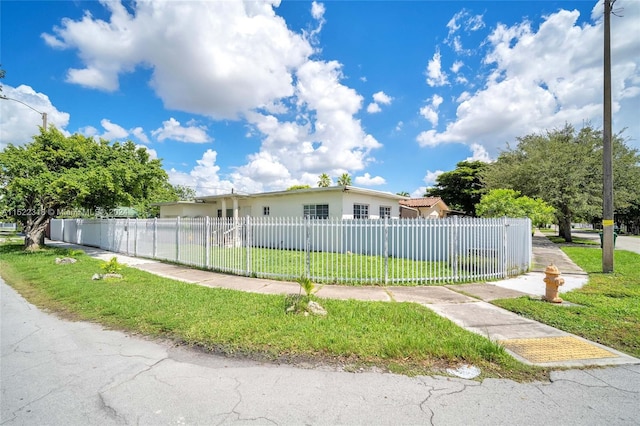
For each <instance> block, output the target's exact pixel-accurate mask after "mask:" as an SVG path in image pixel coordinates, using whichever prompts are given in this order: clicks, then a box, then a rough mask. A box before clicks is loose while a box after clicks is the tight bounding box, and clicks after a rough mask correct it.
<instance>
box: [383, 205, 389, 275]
mask: <svg viewBox="0 0 640 426" xmlns="http://www.w3.org/2000/svg"><path fill="white" fill-rule="evenodd" d="M388 284H389V218H388V217H386V216H385V217H384V285H388Z"/></svg>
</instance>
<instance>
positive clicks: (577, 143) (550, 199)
mask: <svg viewBox="0 0 640 426" xmlns="http://www.w3.org/2000/svg"><path fill="white" fill-rule="evenodd" d="M613 156H614V160H613V163H614V193H615V197H614V204H615V207H616V210H619V209H624V208H626V207H628V206H629V204H630V203H631V202H632V200H633V199H634V198H637V196H636V194H637V188H638V187H639V186H640V166H639V164H640V157H639V156H638V152H637V150H634V149H630V148H629V147H627V146H626V144H625V141H624V140H623V139H622V138H621V137H620V135H616V136H615V137H614V138H613ZM485 183H486V185H487V187H488V188H492V189H493V188H511V189H515V190H517V191H520V192H521V193H522V194H523V195H526V196H528V197H532V198H540V199H542V200H544V201H545V202H546V203H547V204H549V205H551V206H552V207H554V208H555V209H556V210H555V211H556V213H555V214H556V219H557V222H558V228H559V230H560V236H561V237H563V238H564V239H565V240H566V241H568V242H570V241H571V240H572V238H571V222H572V221H574V220H578V219H580V220H587V221H588V220H590V219H592V218H594V217H599V216H600V215H601V212H602V132H600V131H597V130H595V129H593V128H591V127H589V126H587V127H584V128H583V129H581V130H580V131H576V130H575V129H574V128H573V127H572V126H570V125H565V126H564V127H563V128H561V129H556V130H552V131H548V132H546V133H541V134H531V135H527V136H524V137H521V138H518V145H517V147H516V148H509V149H508V150H507V151H505V152H503V153H502V154H500V156H499V157H498V160H497V161H496V162H495V163H493V164H492V165H491V167H490V168H489V169H488V170H487V171H486V173H485ZM600 217H601V216H600Z"/></svg>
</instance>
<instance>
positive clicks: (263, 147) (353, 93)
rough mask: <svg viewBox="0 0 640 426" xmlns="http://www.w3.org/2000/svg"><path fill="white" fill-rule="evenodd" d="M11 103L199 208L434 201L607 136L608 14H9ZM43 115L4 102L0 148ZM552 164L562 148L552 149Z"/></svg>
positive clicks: (551, 4) (129, 8)
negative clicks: (537, 153) (347, 193)
mask: <svg viewBox="0 0 640 426" xmlns="http://www.w3.org/2000/svg"><path fill="white" fill-rule="evenodd" d="M0 8H1V9H0V13H1V25H2V26H1V34H0V40H1V45H0V63H2V67H3V68H4V69H5V71H6V78H5V79H4V80H3V81H2V82H1V84H2V85H3V94H4V95H5V96H8V97H10V98H13V99H17V100H20V101H22V102H25V103H27V104H29V105H31V106H32V107H34V108H35V109H36V110H38V111H44V112H47V114H48V117H49V123H51V124H54V125H56V126H57V127H58V128H59V129H61V130H63V131H64V132H66V133H68V134H71V133H75V132H80V133H83V134H86V135H91V136H95V137H96V138H98V137H104V138H106V139H109V140H120V141H122V140H128V139H130V140H132V141H134V142H135V143H136V144H139V145H141V146H145V147H147V149H148V150H149V151H150V152H151V154H152V155H154V156H157V157H159V158H162V160H163V165H164V167H165V169H166V170H167V172H168V174H169V176H170V179H171V181H172V182H173V183H175V184H182V185H187V186H190V187H193V188H195V189H196V190H197V192H198V194H200V195H207V194H217V193H224V192H229V191H230V190H231V189H232V188H233V189H234V190H235V191H236V192H248V193H252V192H260V191H269V190H282V189H285V188H287V187H288V186H291V185H294V184H310V185H312V186H315V185H316V182H317V180H318V179H317V178H318V175H319V174H320V173H323V172H324V173H328V174H329V175H330V176H331V177H332V178H333V180H334V182H335V180H336V179H337V177H338V176H339V175H340V174H342V173H349V174H350V175H351V176H352V178H353V183H354V184H355V185H357V186H362V187H367V188H371V189H377V190H381V191H389V192H399V191H407V192H409V193H411V194H412V195H414V196H421V195H422V194H423V193H424V190H425V188H426V187H428V186H431V185H433V183H434V180H435V177H436V176H437V175H438V174H439V173H441V172H442V171H448V170H452V169H454V168H455V164H456V163H457V162H459V161H462V160H465V159H479V160H483V161H491V160H492V159H495V158H496V157H497V155H498V154H499V152H500V150H504V149H506V147H507V143H510V144H511V145H512V146H515V144H516V143H517V137H518V136H524V135H526V134H529V133H533V132H543V131H545V130H546V129H553V128H558V127H562V126H564V124H565V123H570V124H573V125H574V126H576V127H577V128H580V127H582V126H583V124H585V123H590V124H591V125H593V126H595V127H596V128H600V127H601V125H602V90H603V89H602V87H603V86H602V38H603V28H602V27H603V22H602V11H603V6H602V3H601V2H600V3H597V2H595V1H487V2H485V1H407V2H403V1H327V2H306V1H283V2H278V1H264V2H253V1H251V2H240V1H232V0H225V1H203V2H199V1H188V2H179V1H153V2H133V1H127V2H119V1H105V2H97V1H91V2H88V1H43V2H39V1H5V0H3V1H2V2H0ZM615 9H616V10H617V13H618V14H619V15H621V16H622V17H616V16H614V17H613V18H612V64H613V83H612V87H613V110H614V117H613V130H614V132H619V131H621V130H622V129H623V128H627V130H626V131H625V133H624V135H625V136H626V137H628V138H630V141H629V142H628V144H629V145H630V146H633V147H635V148H640V123H639V120H638V118H637V117H638V113H639V112H640V30H639V28H640V1H638V0H618V1H617V2H616V3H615ZM39 124H41V119H40V116H39V115H38V114H37V113H35V112H34V111H32V110H30V109H29V108H26V107H25V106H24V105H22V104H20V103H18V102H12V101H0V147H4V146H6V144H8V143H14V144H23V143H26V142H28V141H29V140H31V137H32V136H33V134H34V133H35V132H37V126H38V125H39ZM550 155H552V153H550Z"/></svg>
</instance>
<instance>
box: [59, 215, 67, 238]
mask: <svg viewBox="0 0 640 426" xmlns="http://www.w3.org/2000/svg"><path fill="white" fill-rule="evenodd" d="M61 220H62V225H61V226H60V241H64V222H65V220H66V219H61Z"/></svg>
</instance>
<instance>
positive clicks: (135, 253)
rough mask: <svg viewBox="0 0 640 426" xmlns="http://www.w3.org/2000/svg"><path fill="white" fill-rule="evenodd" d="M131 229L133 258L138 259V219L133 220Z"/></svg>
mask: <svg viewBox="0 0 640 426" xmlns="http://www.w3.org/2000/svg"><path fill="white" fill-rule="evenodd" d="M134 223H135V227H134V228H133V257H138V218H136V219H135V222H134Z"/></svg>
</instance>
